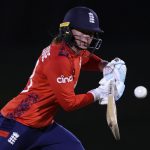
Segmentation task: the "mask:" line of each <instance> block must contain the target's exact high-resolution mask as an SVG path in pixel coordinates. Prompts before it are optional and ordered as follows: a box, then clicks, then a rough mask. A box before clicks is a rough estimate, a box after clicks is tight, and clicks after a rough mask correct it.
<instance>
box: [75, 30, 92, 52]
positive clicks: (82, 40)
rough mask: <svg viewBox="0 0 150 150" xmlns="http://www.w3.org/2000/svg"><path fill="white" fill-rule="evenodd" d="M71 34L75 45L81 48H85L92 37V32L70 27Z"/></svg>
mask: <svg viewBox="0 0 150 150" xmlns="http://www.w3.org/2000/svg"><path fill="white" fill-rule="evenodd" d="M72 34H73V36H74V38H75V41H76V44H77V46H78V47H79V48H81V49H87V48H88V46H89V45H90V44H91V41H92V39H93V34H89V33H85V32H82V31H78V30H76V29H72Z"/></svg>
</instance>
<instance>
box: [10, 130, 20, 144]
mask: <svg viewBox="0 0 150 150" xmlns="http://www.w3.org/2000/svg"><path fill="white" fill-rule="evenodd" d="M18 137H19V134H18V133H17V132H13V133H12V135H11V136H10V138H9V139H8V142H9V143H10V144H12V145H14V144H15V142H16V141H17V139H18Z"/></svg>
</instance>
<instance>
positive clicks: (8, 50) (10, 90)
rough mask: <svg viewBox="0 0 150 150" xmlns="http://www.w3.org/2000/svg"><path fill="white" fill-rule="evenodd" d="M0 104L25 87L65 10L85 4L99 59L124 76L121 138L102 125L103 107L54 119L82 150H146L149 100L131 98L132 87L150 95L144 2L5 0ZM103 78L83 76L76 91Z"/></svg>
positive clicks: (91, 74)
mask: <svg viewBox="0 0 150 150" xmlns="http://www.w3.org/2000/svg"><path fill="white" fill-rule="evenodd" d="M0 3H1V5H0V7H1V9H0V14H1V27H0V49H1V50H0V51H1V55H0V56H1V57H0V70H1V71H0V106H1V107H2V106H3V105H4V104H5V103H7V101H9V100H10V99H11V98H13V97H14V96H16V95H17V94H18V93H19V92H20V91H21V90H22V89H23V88H24V86H25V85H26V82H27V80H28V77H29V76H30V75H31V73H32V70H33V68H34V65H35V62H36V60H37V58H38V56H39V55H40V53H41V51H42V49H43V48H45V47H46V46H48V45H49V43H50V42H51V40H52V37H53V35H55V34H56V33H57V32H58V27H59V24H60V23H61V21H62V20H63V17H64V15H65V13H66V12H67V11H68V9H70V8H72V7H74V6H87V7H90V8H91V9H93V10H94V11H95V12H96V13H97V14H98V16H99V19H100V25H101V28H102V29H103V30H104V34H103V35H102V39H103V44H102V47H101V49H100V50H99V51H97V52H96V54H97V55H99V56H101V57H102V58H103V59H106V60H109V61H110V60H111V59H113V58H114V57H120V58H121V59H123V60H124V61H125V62H126V65H127V68H128V72H127V78H126V90H125V92H124V94H123V96H122V98H121V99H120V101H118V102H117V111H118V123H119V127H120V134H121V140H120V141H118V142H117V141H115V140H114V138H113V136H112V133H111V131H110V130H109V128H108V126H107V123H106V117H105V116H106V115H105V112H106V106H100V105H98V104H97V103H94V104H92V105H90V106H88V107H86V108H84V109H80V110H77V111H74V112H70V113H67V112H64V111H62V112H60V113H59V114H58V115H57V117H56V120H57V122H59V123H61V124H62V125H64V126H65V127H66V128H67V129H69V130H71V131H72V132H73V133H74V134H75V135H77V136H78V138H79V139H80V140H81V141H82V143H83V145H84V147H85V148H86V150H99V149H101V150H106V149H108V147H109V146H110V147H111V148H112V149H122V148H128V149H130V148H135V147H136V148H139V149H146V147H149V135H150V128H149V127H150V109H149V107H150V96H149V94H148V96H147V97H146V98H145V99H137V98H135V97H134V93H133V92H134V88H135V87H136V86H138V85H144V86H145V87H146V88H147V89H148V92H149V89H150V82H149V79H148V78H149V75H150V73H149V67H148V66H149V50H150V29H149V28H150V23H149V20H150V10H149V3H148V1H146V0H143V1H137V0H132V1H131V0H126V1H120V0H113V1H107V0H101V1H99V0H89V1H86V0H80V1H79V0H78V1H77V0H76V1H71V0H63V1H53V2H52V1H50V0H43V1H35V0H13V1H11V0H5V1H1V2H0ZM101 77H102V75H101V74H100V73H95V72H82V73H81V76H80V79H79V82H78V85H77V88H76V93H83V92H87V91H88V90H90V89H93V88H96V87H97V86H98V81H99V80H100V78H101Z"/></svg>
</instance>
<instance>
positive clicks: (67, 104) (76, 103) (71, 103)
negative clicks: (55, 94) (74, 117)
mask: <svg viewBox="0 0 150 150" xmlns="http://www.w3.org/2000/svg"><path fill="white" fill-rule="evenodd" d="M93 102H94V97H93V95H92V94H91V93H86V94H78V95H74V96H72V97H64V98H59V99H58V100H57V103H58V104H59V105H60V106H61V107H62V108H63V109H64V110H65V111H74V110H77V109H80V108H83V107H85V106H87V105H89V104H91V103H93Z"/></svg>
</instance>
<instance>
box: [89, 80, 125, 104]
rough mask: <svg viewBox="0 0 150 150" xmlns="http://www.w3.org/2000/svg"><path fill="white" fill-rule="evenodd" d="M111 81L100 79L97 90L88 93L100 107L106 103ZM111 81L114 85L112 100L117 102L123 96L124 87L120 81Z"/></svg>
mask: <svg viewBox="0 0 150 150" xmlns="http://www.w3.org/2000/svg"><path fill="white" fill-rule="evenodd" d="M111 81H112V80H109V81H107V80H105V79H102V80H100V82H99V83H100V86H99V87H98V88H96V89H93V90H91V91H89V92H90V93H92V95H93V96H94V100H95V101H97V100H98V101H99V104H101V105H105V104H107V103H108V95H109V86H110V82H111ZM113 81H114V84H115V89H114V93H115V94H114V98H115V100H116V101H117V100H119V99H120V97H121V96H122V95H123V92H124V89H125V85H124V83H123V82H121V81H115V80H113Z"/></svg>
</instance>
